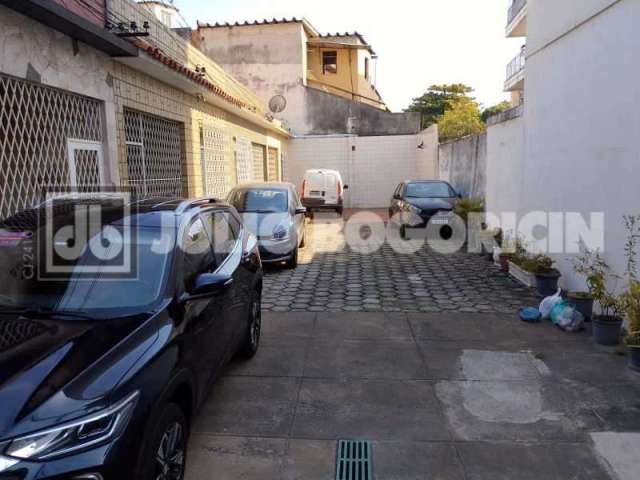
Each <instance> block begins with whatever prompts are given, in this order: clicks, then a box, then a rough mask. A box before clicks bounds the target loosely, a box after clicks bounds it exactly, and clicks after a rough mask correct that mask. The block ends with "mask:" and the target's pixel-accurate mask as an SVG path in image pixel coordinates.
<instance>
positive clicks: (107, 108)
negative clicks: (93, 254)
mask: <svg viewBox="0 0 640 480" xmlns="http://www.w3.org/2000/svg"><path fill="white" fill-rule="evenodd" d="M0 44H1V45H2V47H3V52H4V54H3V55H2V57H0V107H1V111H0V117H2V122H1V123H0V130H1V132H0V141H1V142H2V149H0V152H1V153H0V190H1V191H0V216H1V217H5V216H7V215H10V214H11V213H13V212H15V211H17V210H19V209H22V208H27V207H29V206H31V205H33V204H35V203H38V201H40V200H41V194H42V188H43V187H51V186H71V187H82V188H84V189H92V188H95V189H100V188H103V187H126V188H129V189H131V191H132V192H133V193H134V194H135V195H136V196H192V197H193V196H199V195H202V194H207V195H215V196H222V195H225V194H226V192H227V191H228V190H229V189H230V188H231V187H232V186H233V185H234V184H236V183H242V182H245V181H252V180H262V179H272V180H276V179H280V178H282V163H283V158H284V156H285V155H286V150H287V141H288V138H289V133H288V131H287V130H285V129H284V128H282V126H281V124H280V122H278V121H276V120H274V119H273V118H272V117H271V116H269V115H268V114H267V110H266V106H265V105H264V103H263V102H262V100H261V99H260V98H259V97H258V96H257V95H255V94H254V93H253V92H251V91H250V90H249V89H248V88H246V87H245V86H244V85H242V84H241V83H240V82H239V81H237V80H236V79H234V78H233V77H232V76H230V75H229V74H228V73H226V72H225V71H224V70H223V69H222V68H221V67H220V66H219V65H218V64H216V63H215V62H213V61H212V60H211V59H210V58H209V57H207V56H206V55H204V54H203V53H202V52H200V51H199V50H198V49H197V48H196V47H194V46H193V45H192V43H191V42H190V41H189V40H185V39H184V38H182V37H181V36H180V35H179V34H178V33H176V32H174V31H173V30H172V29H170V28H169V27H168V26H167V25H165V24H163V23H162V21H161V20H159V19H157V18H156V16H155V15H154V13H153V12H152V11H150V10H149V9H147V8H146V7H145V6H144V5H138V4H136V3H135V2H133V1H131V0H107V1H106V3H105V2H103V1H98V0H82V1H80V0H65V1H64V2H62V1H60V2H57V1H52V2H41V1H30V0H23V1H20V2H15V1H10V0H7V1H3V2H0Z"/></svg>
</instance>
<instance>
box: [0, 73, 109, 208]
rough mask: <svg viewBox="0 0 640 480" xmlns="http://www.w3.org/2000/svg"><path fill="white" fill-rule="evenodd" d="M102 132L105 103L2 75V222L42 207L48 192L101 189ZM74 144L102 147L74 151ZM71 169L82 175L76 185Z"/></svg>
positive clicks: (0, 195) (0, 90) (0, 101)
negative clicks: (85, 187)
mask: <svg viewBox="0 0 640 480" xmlns="http://www.w3.org/2000/svg"><path fill="white" fill-rule="evenodd" d="M102 129H103V125H102V102H101V101H100V100H96V99H93V98H89V97H84V96H82V95H77V94H74V93H71V92H67V91H64V90H60V89H57V88H52V87H47V86H44V85H41V84H35V83H32V82H29V81H26V80H22V79H18V78H15V77H11V76H8V75H3V74H0V218H6V217H8V216H10V215H12V214H13V213H16V212H18V211H20V210H23V209H26V208H30V207H32V206H34V205H35V204H37V203H40V201H41V200H42V199H43V197H42V195H43V193H44V191H45V189H49V190H50V189H58V188H60V189H66V188H67V187H68V186H70V185H72V184H73V185H74V186H75V185H77V186H80V184H81V183H83V184H84V183H85V182H86V183H90V184H92V185H95V184H97V183H99V172H98V173H96V172H97V170H96V169H99V168H100V165H99V163H100V161H101V160H100V154H99V152H100V151H101V148H102V142H103V138H102V135H103V133H102ZM73 141H76V142H77V141H80V142H89V143H92V144H93V145H97V147H92V148H91V149H90V150H89V151H84V150H82V149H80V148H76V149H75V150H73V151H71V150H70V142H73ZM70 152H71V154H72V157H70ZM70 158H71V159H72V161H70ZM70 168H76V169H78V168H79V169H80V170H79V171H76V172H73V173H74V175H73V177H74V178H75V179H76V182H75V183H74V182H72V178H71V177H72V175H71V173H72V172H71V171H70Z"/></svg>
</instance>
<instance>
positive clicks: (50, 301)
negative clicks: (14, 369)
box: [0, 225, 173, 318]
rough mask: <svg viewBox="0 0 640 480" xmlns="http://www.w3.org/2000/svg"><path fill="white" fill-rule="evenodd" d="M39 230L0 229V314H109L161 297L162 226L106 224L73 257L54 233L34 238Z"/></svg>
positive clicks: (166, 238) (133, 310)
mask: <svg viewBox="0 0 640 480" xmlns="http://www.w3.org/2000/svg"><path fill="white" fill-rule="evenodd" d="M107 229H109V230H108V231H107ZM42 230H44V227H42ZM42 233H43V232H41V231H39V230H38V229H35V230H29V231H17V230H15V229H4V228H0V313H1V312H2V311H3V310H4V311H17V310H29V311H37V312H39V313H45V312H49V313H52V314H54V313H57V314H64V313H76V314H82V315H84V316H86V317H90V318H108V317H114V316H122V315H132V314H138V313H144V312H148V311H149V310H150V309H152V307H153V306H154V305H155V304H156V303H158V301H159V300H160V297H161V291H162V288H163V283H164V278H165V276H166V275H165V271H166V269H167V268H168V265H169V260H170V252H171V251H172V248H170V245H172V243H171V242H172V241H173V239H171V238H170V237H171V236H172V235H171V234H169V233H168V232H167V230H166V229H165V230H161V229H160V228H153V229H146V228H135V227H132V226H128V227H123V226H120V227H118V226H114V225H109V226H107V227H105V228H104V229H102V230H101V231H100V232H99V233H98V234H97V235H95V236H92V237H91V238H90V239H89V241H88V242H86V244H85V246H84V248H82V250H81V252H80V253H79V254H78V255H70V252H72V248H70V246H72V245H73V244H68V242H64V241H62V242H61V241H60V239H59V237H56V236H54V237H53V239H52V240H46V239H44V240H39V239H40V238H41V234H42ZM42 238H45V237H42ZM105 239H106V240H105ZM61 249H62V250H61ZM65 249H66V250H65ZM52 251H55V252H56V253H55V254H51V252H52ZM61 257H62V261H60V260H61ZM76 257H77V258H76ZM51 259H54V260H51ZM129 260H130V261H129Z"/></svg>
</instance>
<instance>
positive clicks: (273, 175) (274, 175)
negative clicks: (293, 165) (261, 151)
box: [267, 147, 278, 182]
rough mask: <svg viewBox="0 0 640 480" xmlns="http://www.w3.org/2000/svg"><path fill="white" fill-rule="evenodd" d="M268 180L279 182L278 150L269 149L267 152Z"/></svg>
mask: <svg viewBox="0 0 640 480" xmlns="http://www.w3.org/2000/svg"><path fill="white" fill-rule="evenodd" d="M267 180H269V181H270V182H277V181H278V149H277V148H272V147H269V149H268V150H267Z"/></svg>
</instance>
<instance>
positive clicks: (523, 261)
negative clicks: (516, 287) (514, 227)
mask: <svg viewBox="0 0 640 480" xmlns="http://www.w3.org/2000/svg"><path fill="white" fill-rule="evenodd" d="M535 270H536V263H535V261H534V259H533V258H532V257H531V255H530V254H529V252H527V249H526V248H525V245H524V243H523V242H522V241H521V240H519V239H518V240H516V251H515V253H514V254H513V256H512V257H511V259H509V275H511V276H512V277H513V278H515V279H516V280H518V281H519V282H520V283H522V284H523V285H525V286H527V287H529V288H532V287H535V286H536V276H535V274H534V272H535Z"/></svg>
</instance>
